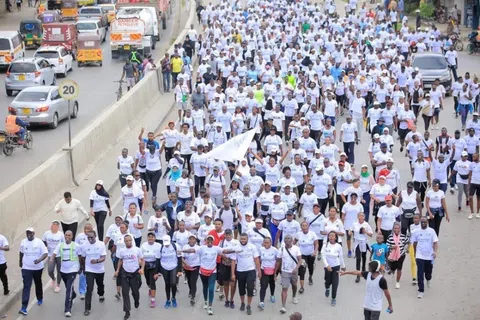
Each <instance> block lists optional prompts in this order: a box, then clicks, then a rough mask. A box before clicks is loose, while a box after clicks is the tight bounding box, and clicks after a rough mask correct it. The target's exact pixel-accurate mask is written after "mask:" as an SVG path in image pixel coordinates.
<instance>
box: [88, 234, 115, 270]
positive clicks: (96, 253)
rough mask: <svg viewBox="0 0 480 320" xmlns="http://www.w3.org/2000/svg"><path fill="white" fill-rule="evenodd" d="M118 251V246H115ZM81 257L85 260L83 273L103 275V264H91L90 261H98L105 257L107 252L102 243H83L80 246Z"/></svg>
mask: <svg viewBox="0 0 480 320" xmlns="http://www.w3.org/2000/svg"><path fill="white" fill-rule="evenodd" d="M117 249H118V246H117ZM81 252H82V257H84V258H85V272H92V273H105V262H101V263H94V264H93V263H92V262H91V261H92V260H97V259H100V258H101V257H104V256H106V255H107V250H106V249H105V245H104V244H103V242H102V241H95V243H94V244H91V243H90V242H88V241H87V242H85V243H84V244H83V245H82V249H81Z"/></svg>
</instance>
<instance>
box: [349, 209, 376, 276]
mask: <svg viewBox="0 0 480 320" xmlns="http://www.w3.org/2000/svg"><path fill="white" fill-rule="evenodd" d="M348 233H349V234H350V235H353V248H354V249H353V252H355V262H356V270H357V271H360V264H361V266H362V269H361V270H362V271H365V264H366V262H367V251H368V250H369V246H368V237H370V238H371V237H372V235H373V231H372V227H370V224H368V222H366V221H365V214H364V213H363V212H359V213H358V215H357V221H355V222H354V223H353V227H352V229H351V230H349V231H348ZM355 282H356V283H359V282H360V277H359V276H357V279H355Z"/></svg>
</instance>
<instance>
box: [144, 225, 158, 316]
mask: <svg viewBox="0 0 480 320" xmlns="http://www.w3.org/2000/svg"><path fill="white" fill-rule="evenodd" d="M162 239H163V237H162ZM160 248H161V245H160V244H159V243H158V242H156V234H155V233H154V232H148V234H147V241H146V242H144V243H142V245H141V246H140V250H141V251H142V255H143V259H144V260H145V268H144V270H145V281H146V282H147V286H148V289H149V290H148V293H149V297H150V308H155V306H156V301H155V295H156V291H157V284H156V281H157V278H158V274H157V272H158V264H159V263H160V261H159V259H160Z"/></svg>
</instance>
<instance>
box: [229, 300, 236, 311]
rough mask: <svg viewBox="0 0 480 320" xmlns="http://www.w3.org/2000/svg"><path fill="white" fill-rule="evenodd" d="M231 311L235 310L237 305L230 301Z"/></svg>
mask: <svg viewBox="0 0 480 320" xmlns="http://www.w3.org/2000/svg"><path fill="white" fill-rule="evenodd" d="M230 309H235V303H234V302H233V300H232V301H230Z"/></svg>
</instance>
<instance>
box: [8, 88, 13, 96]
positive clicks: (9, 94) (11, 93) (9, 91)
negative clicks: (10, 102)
mask: <svg viewBox="0 0 480 320" xmlns="http://www.w3.org/2000/svg"><path fill="white" fill-rule="evenodd" d="M7 96H9V97H11V96H13V90H8V89H7Z"/></svg>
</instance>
